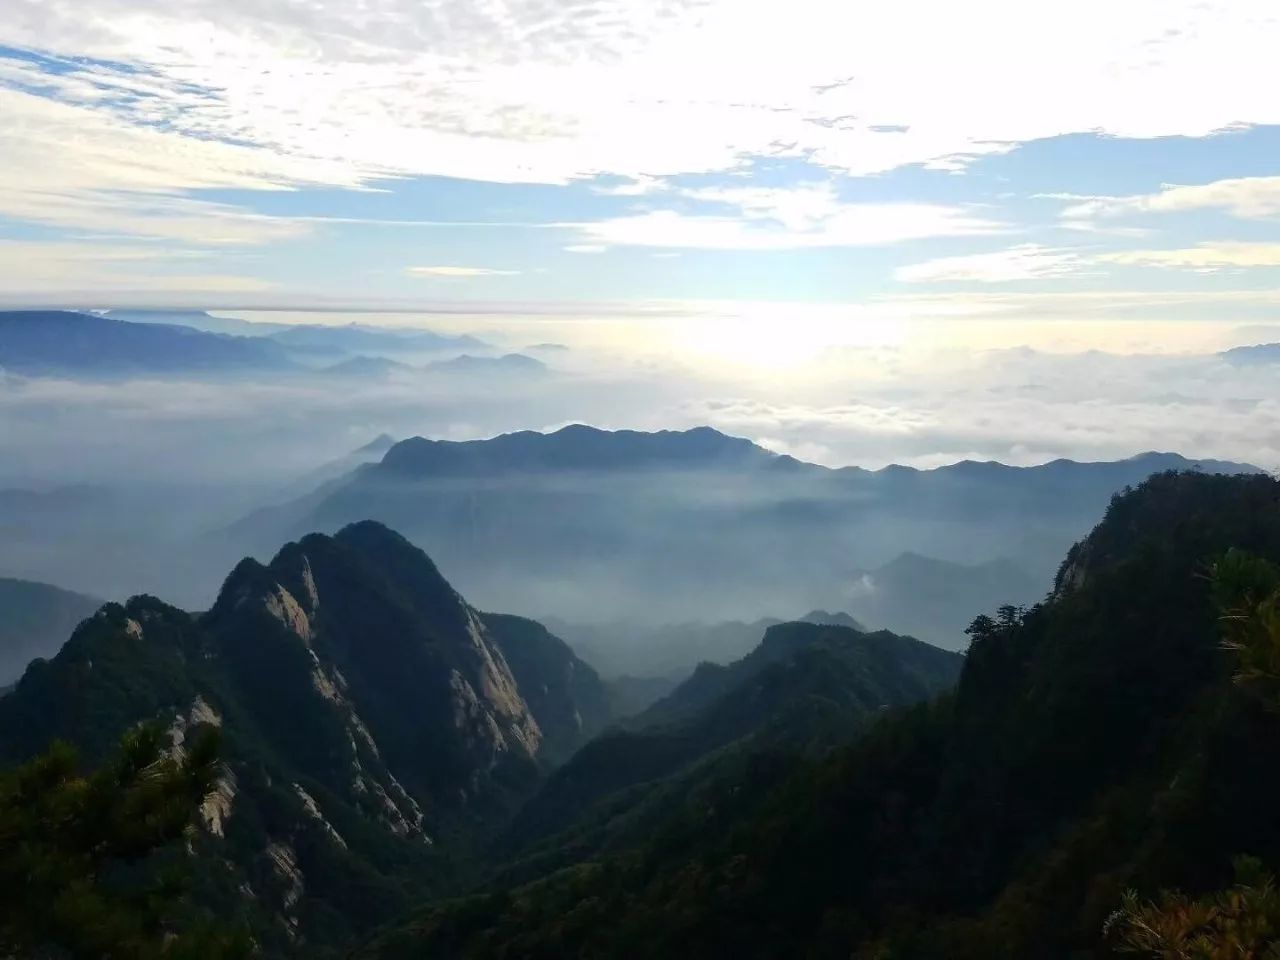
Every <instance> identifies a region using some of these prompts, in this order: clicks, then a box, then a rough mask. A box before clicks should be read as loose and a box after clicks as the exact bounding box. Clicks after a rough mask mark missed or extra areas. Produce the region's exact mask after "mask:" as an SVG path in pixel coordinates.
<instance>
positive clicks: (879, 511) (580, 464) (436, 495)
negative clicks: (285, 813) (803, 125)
mask: <svg viewBox="0 0 1280 960" xmlns="http://www.w3.org/2000/svg"><path fill="white" fill-rule="evenodd" d="M1167 469H1181V470H1192V469H1199V470H1202V471H1204V472H1219V471H1221V472H1238V471H1253V470H1256V468H1252V467H1249V466H1247V465H1237V464H1229V463H1220V462H1216V461H1192V460H1188V459H1185V458H1183V457H1180V456H1178V455H1176V454H1169V453H1148V454H1143V455H1140V456H1137V457H1133V458H1130V459H1127V460H1121V461H1114V462H1103V463H1076V462H1073V461H1068V460H1057V461H1054V462H1052V463H1047V464H1044V465H1041V466H1035V467H1011V466H1006V465H1004V464H998V463H977V462H971V461H966V462H963V463H958V464H954V465H952V466H947V467H940V468H937V469H932V470H917V469H913V468H908V467H887V468H885V469H883V470H863V469H858V468H847V469H835V470H833V469H828V468H825V467H821V466H817V465H814V464H806V463H803V462H801V461H799V460H796V459H794V458H791V457H786V456H780V455H778V454H775V453H773V452H771V451H769V450H766V449H764V448H763V447H761V446H759V445H757V444H754V443H752V442H751V441H750V440H747V439H743V438H739V437H731V436H727V435H726V434H723V433H720V432H719V431H717V430H714V429H711V428H708V427H700V428H695V429H692V430H685V431H661V432H657V433H644V432H639V431H629V430H620V431H607V430H600V429H596V428H594V427H589V426H584V425H574V426H569V427H565V428H564V429H561V430H556V431H554V432H550V433H536V432H532V431H524V432H520V433H511V434H504V435H502V436H498V437H494V438H492V439H488V440H473V441H445V440H430V439H425V438H421V437H417V438H412V439H407V440H403V441H401V442H400V443H398V444H396V445H395V446H394V447H392V448H391V449H390V450H389V451H387V453H386V455H385V456H384V457H383V458H382V460H381V462H379V463H376V464H371V465H368V466H365V467H362V468H360V469H359V470H356V471H354V472H352V473H351V474H349V475H348V476H347V477H346V478H344V479H340V480H337V481H334V482H333V484H332V485H331V486H329V487H327V488H325V489H324V490H320V491H317V492H315V493H314V494H312V495H310V496H307V497H300V498H299V499H298V500H297V501H295V502H294V503H292V504H286V505H283V506H281V507H280V508H278V509H275V510H270V511H266V512H259V513H257V514H255V515H254V517H253V519H252V521H247V522H245V523H243V524H240V525H239V526H237V527H236V528H235V529H234V530H233V531H232V533H231V534H230V535H229V536H230V537H231V540H232V542H233V544H234V545H235V549H234V551H233V552H234V553H236V554H243V553H246V552H253V551H255V550H261V549H269V545H270V544H271V543H275V542H280V541H283V540H287V539H291V538H295V537H297V536H300V535H301V534H302V533H305V532H306V531H308V530H336V529H338V528H340V527H342V526H343V525H344V524H347V523H350V522H353V521H355V520H359V519H364V518H373V519H376V520H379V521H380V522H383V523H386V524H387V525H389V526H391V527H393V528H395V529H397V530H400V531H402V532H403V533H404V534H405V535H406V536H409V537H410V538H411V539H413V540H414V541H415V542H417V543H419V544H421V545H422V546H423V547H424V548H426V549H428V550H429V551H430V552H431V554H432V555H433V556H435V557H438V558H440V562H442V563H445V564H447V565H448V567H449V569H450V570H451V571H453V575H454V577H455V578H456V579H457V581H458V583H459V584H460V585H461V586H462V587H463V588H464V589H465V590H466V591H467V593H468V595H469V596H473V597H475V598H476V600H477V602H479V603H483V604H497V603H501V604H503V605H506V606H507V607H508V609H514V610H519V611H523V612H527V613H530V614H533V615H538V616H554V617H556V618H559V619H560V620H562V621H565V622H568V623H578V624H588V623H602V622H603V623H607V622H609V621H613V620H616V621H620V622H621V623H624V624H631V625H633V626H637V627H638V626H641V625H647V626H655V625H659V624H663V623H681V622H693V621H703V622H711V623H714V622H719V621H726V622H727V621H733V620H738V621H744V622H750V621H752V620H755V619H758V618H760V617H767V616H776V615H777V614H778V613H779V612H780V611H781V612H786V611H793V610H805V609H810V608H827V609H837V610H849V611H850V612H851V613H853V615H854V616H855V617H858V619H860V620H862V621H864V622H866V623H868V624H870V625H873V626H876V627H884V628H886V629H890V630H894V631H896V632H902V633H915V632H918V633H920V634H921V635H922V637H924V638H927V639H929V640H931V641H933V642H935V643H939V644H942V645H945V646H947V647H949V648H951V649H959V648H961V647H963V645H964V643H965V639H964V635H963V633H962V632H961V631H962V630H963V626H964V622H963V621H964V620H965V618H966V616H968V615H970V614H971V613H972V609H969V610H965V604H964V602H963V596H962V594H963V593H964V590H963V589H960V588H959V587H957V586H955V585H954V584H951V583H949V582H948V581H949V580H954V581H956V582H957V583H961V582H963V583H967V584H969V585H970V586H972V587H973V588H974V589H977V590H979V591H980V593H979V594H978V595H977V596H978V598H979V600H980V603H985V602H986V601H985V600H982V599H981V598H984V597H985V598H989V599H994V598H995V596H996V595H997V594H996V593H995V592H994V591H995V589H996V586H997V584H996V582H995V581H996V580H997V579H998V577H999V576H1000V575H1001V574H1002V573H1003V574H1007V575H1008V577H1009V582H1008V583H1007V584H1006V587H1007V590H1006V592H1004V593H1003V594H1000V595H1001V596H1003V597H1004V598H1005V599H1010V598H1013V599H1017V600H1020V601H1023V600H1025V601H1027V602H1030V601H1032V600H1034V599H1036V598H1037V597H1040V596H1043V595H1044V594H1045V593H1046V592H1047V591H1048V590H1049V588H1050V586H1051V581H1052V577H1053V572H1054V570H1055V568H1056V566H1057V563H1058V560H1059V559H1060V558H1061V556H1062V554H1063V553H1064V552H1065V551H1066V549H1067V548H1068V547H1069V546H1070V545H1071V543H1072V542H1074V541H1075V540H1076V539H1078V538H1079V537H1080V536H1081V535H1083V534H1084V533H1085V532H1087V530H1088V529H1089V527H1090V525H1091V524H1092V523H1093V522H1094V521H1095V520H1096V518H1097V517H1098V516H1099V515H1100V513H1101V512H1102V511H1103V510H1104V509H1105V508H1106V505H1107V503H1108V502H1109V501H1110V499H1111V497H1112V496H1114V495H1115V494H1117V493H1119V492H1121V491H1123V490H1124V489H1125V487H1127V486H1132V485H1136V484H1138V483H1141V482H1142V481H1143V480H1144V479H1145V478H1146V477H1148V476H1150V475H1151V474H1152V473H1156V472H1160V471H1163V470H1167ZM903 553H908V554H915V555H918V556H919V557H922V558H928V559H932V560H934V561H939V562H945V563H948V564H957V565H959V566H960V567H964V568H968V569H948V570H943V569H940V568H937V567H936V565H935V568H934V569H933V570H932V571H931V572H930V575H931V577H932V584H933V585H935V586H936V587H937V589H936V590H934V589H933V588H932V587H930V589H921V587H922V586H925V585H926V584H927V583H928V582H929V581H925V580H916V581H912V580H911V578H910V577H907V576H901V575H895V574H901V573H902V571H895V570H894V569H893V568H890V569H888V570H886V571H884V574H883V576H881V578H880V582H881V583H882V585H883V584H887V585H888V588H887V589H888V592H887V593H881V594H879V595H875V596H869V595H868V593H867V590H866V587H867V585H868V584H867V581H866V577H867V575H868V572H870V575H871V577H872V580H874V578H875V574H876V572H877V571H878V570H879V569H880V568H881V567H884V566H885V565H886V564H889V563H890V562H891V561H893V560H894V558H896V557H898V556H899V555H900V554H903ZM962 611H963V612H962ZM606 639H607V638H606ZM597 649H600V648H599V647H598V648H597ZM616 666H617V667H618V672H619V673H630V674H633V675H643V674H644V673H646V672H648V671H644V670H641V669H639V668H640V665H638V664H635V663H630V664H625V665H622V664H618V665H616Z"/></svg>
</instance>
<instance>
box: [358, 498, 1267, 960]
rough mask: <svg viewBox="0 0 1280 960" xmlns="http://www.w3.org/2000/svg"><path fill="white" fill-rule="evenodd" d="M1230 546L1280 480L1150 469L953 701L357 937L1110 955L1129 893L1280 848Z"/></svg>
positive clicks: (1263, 706)
mask: <svg viewBox="0 0 1280 960" xmlns="http://www.w3.org/2000/svg"><path fill="white" fill-rule="evenodd" d="M1232 549H1239V550H1244V551H1248V552H1249V553H1251V554H1255V555H1257V556H1259V557H1261V558H1264V559H1270V560H1272V561H1277V560H1280V483H1277V482H1276V481H1275V480H1273V479H1271V478H1269V477H1265V476H1207V475H1198V474H1191V473H1188V474H1162V475H1158V476H1156V477H1153V478H1152V479H1150V480H1148V481H1147V482H1145V483H1143V484H1142V485H1141V486H1140V487H1139V488H1138V489H1137V490H1135V491H1132V492H1130V493H1126V494H1124V495H1122V496H1120V497H1118V498H1116V499H1115V500H1114V502H1113V503H1112V504H1111V506H1110V508H1109V509H1108V511H1107V514H1106V517H1105V519H1104V520H1103V522H1102V523H1101V524H1100V525H1099V527H1098V528H1097V529H1096V530H1095V531H1094V532H1093V533H1092V534H1091V535H1090V536H1089V537H1087V538H1086V539H1085V540H1084V541H1082V542H1081V544H1080V545H1079V546H1078V547H1077V548H1076V549H1074V550H1073V551H1072V554H1071V556H1070V558H1069V559H1068V561H1067V562H1066V563H1064V564H1063V567H1062V571H1061V574H1060V576H1059V585H1058V589H1057V591H1056V593H1055V595H1054V596H1053V597H1052V598H1051V599H1049V600H1048V601H1047V602H1045V603H1044V604H1041V605H1038V606H1036V607H1033V608H1032V609H1030V610H1026V611H1020V610H1016V609H1012V608H1010V609H1005V610H1002V611H1000V612H999V614H998V615H997V616H995V617H991V618H979V619H978V620H976V621H975V623H974V625H973V628H972V637H973V644H972V647H971V649H970V652H969V656H968V658H967V660H966V663H965V666H964V671H963V674H962V677H961V680H960V683H959V686H958V688H957V690H956V692H955V693H954V694H953V695H948V696H944V697H942V698H940V699H937V700H934V701H932V702H930V703H928V704H926V705H923V706H920V707H916V708H913V709H909V710H906V711H903V712H899V713H896V714H894V715H892V716H889V717H886V718H884V719H883V720H882V721H881V722H880V723H878V724H876V725H875V726H874V727H873V729H872V730H871V731H870V732H869V733H868V734H867V735H866V736H865V737H863V738H861V739H859V740H857V741H856V742H854V743H853V744H851V745H849V746H847V747H845V748H842V749H840V750H838V751H836V752H834V753H832V754H830V755H827V756H825V757H822V758H819V759H808V760H802V761H785V760H779V759H777V758H776V756H774V755H770V754H764V755H762V756H760V757H758V758H757V759H756V760H755V762H753V763H751V762H748V763H744V764H742V765H740V767H739V768H738V770H736V771H734V772H733V774H732V776H731V777H730V778H729V779H725V780H721V781H719V782H717V783H711V784H706V785H704V788H703V789H702V790H701V792H700V793H699V794H698V795H697V796H696V797H694V798H691V800H690V802H689V803H687V804H685V805H683V806H682V807H680V808H679V809H678V810H676V811H674V812H672V813H671V814H670V815H669V816H668V817H667V818H666V819H665V820H664V821H663V822H661V823H660V824H656V825H653V827H652V829H650V830H649V831H648V833H647V835H646V837H645V838H644V840H643V842H641V843H639V844H638V845H636V846H634V847H632V848H630V849H627V850H622V851H613V852H611V853H610V854H608V855H606V856H603V857H598V858H594V859H590V860H586V861H584V862H581V863H579V864H577V865H575V866H573V867H570V868H568V869H563V870H559V871H557V872H554V873H551V874H549V875H547V876H545V877H543V878H542V879H540V880H538V881H537V882H534V883H531V884H527V885H523V886H518V887H506V888H503V887H495V888H494V889H493V891H492V892H489V893H484V894H479V895H477V896H474V897H472V898H469V899H466V900H461V901H450V902H445V903H441V904H437V905H435V906H432V907H428V908H426V909H424V910H423V911H422V912H421V913H420V914H419V915H418V916H417V917H416V919H415V920H413V921H412V922H410V923H408V924H406V925H404V926H401V927H399V928H397V929H396V930H394V931H392V932H388V933H387V934H385V935H384V936H383V937H382V938H380V939H379V940H377V941H376V942H375V943H374V944H372V945H371V946H370V947H369V948H368V949H367V951H366V953H365V955H366V956H370V957H382V958H398V957H410V956H415V957H416V956H432V955H439V956H455V957H499V956H502V957H514V956H519V957H522V958H542V957H546V958H551V957H600V958H603V957H613V956H623V955H625V956H629V957H664V956H673V955H679V956H683V957H722V956H735V957H760V958H765V957H777V956H808V957H846V958H847V957H850V956H853V957H860V958H877V960H885V958H938V960H942V958H950V960H957V958H958V960H964V958H972V960H980V958H981V960H996V958H1007V960H1015V958H1017V960H1022V958H1029V957H1031V958H1036V957H1044V958H1062V957H1089V956H1102V955H1109V953H1110V951H1111V949H1112V947H1113V946H1114V944H1113V943H1111V942H1109V941H1108V939H1107V937H1106V936H1104V932H1103V927H1104V923H1105V921H1106V920H1107V918H1108V916H1109V915H1111V914H1112V912H1113V911H1115V910H1117V909H1118V908H1119V907H1120V906H1121V903H1122V900H1123V898H1122V894H1123V892H1124V890H1125V889H1126V888H1130V887H1133V888H1136V889H1137V890H1139V891H1141V892H1143V893H1145V894H1147V895H1153V894H1154V893H1155V892H1156V891H1158V890H1160V889H1163V888H1179V889H1183V890H1186V891H1187V892H1188V893H1190V894H1193V895H1196V894H1200V893H1204V892H1206V891H1212V890H1216V889H1219V888H1222V887H1224V886H1226V885H1227V884H1228V883H1229V882H1230V880H1231V876H1232V868H1231V861H1232V858H1233V857H1234V856H1236V855H1237V854H1242V853H1247V854H1252V855H1254V856H1257V857H1259V858H1261V860H1262V861H1263V863H1269V864H1271V865H1275V864H1278V863H1280V821H1277V819H1276V818H1275V816H1274V814H1273V810H1272V807H1273V806H1274V798H1275V796H1276V795H1277V788H1278V787H1280V736H1277V733H1280V718H1277V716H1276V714H1275V712H1274V711H1272V710H1270V709H1269V706H1268V704H1267V702H1265V701H1263V700H1260V699H1259V698H1257V697H1255V696H1252V695H1250V694H1249V693H1248V692H1247V691H1245V690H1242V689H1241V688H1240V687H1239V686H1238V685H1237V684H1235V683H1233V682H1232V676H1233V673H1234V672H1235V671H1236V670H1237V668H1238V666H1239V654H1238V653H1237V652H1236V651H1233V650H1226V649H1224V648H1223V647H1222V645H1221V636H1222V628H1223V623H1222V622H1221V621H1220V620H1219V610H1218V608H1217V607H1215V603H1214V597H1213V591H1214V588H1213V583H1212V581H1211V578H1210V576H1209V573H1210V570H1211V565H1212V564H1213V562H1214V561H1215V560H1216V559H1217V558H1219V557H1221V556H1222V555H1223V554H1224V553H1225V552H1227V551H1229V550H1232ZM1223 955H1225V954H1223ZM1215 956H1216V954H1215Z"/></svg>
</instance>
